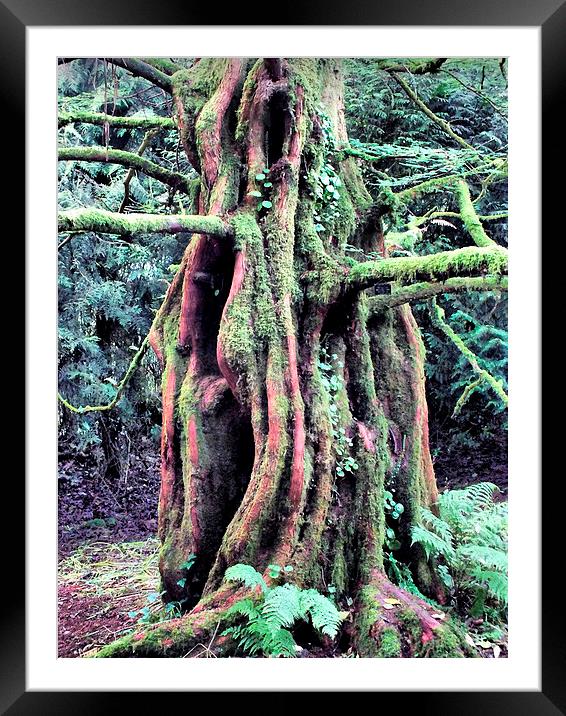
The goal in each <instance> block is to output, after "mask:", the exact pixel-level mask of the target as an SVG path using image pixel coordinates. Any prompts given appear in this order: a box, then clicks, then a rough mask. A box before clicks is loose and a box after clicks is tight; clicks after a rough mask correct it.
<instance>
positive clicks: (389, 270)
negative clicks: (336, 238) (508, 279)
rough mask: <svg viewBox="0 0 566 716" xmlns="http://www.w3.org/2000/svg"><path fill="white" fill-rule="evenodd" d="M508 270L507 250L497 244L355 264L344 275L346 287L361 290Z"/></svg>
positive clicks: (498, 274) (499, 273)
mask: <svg viewBox="0 0 566 716" xmlns="http://www.w3.org/2000/svg"><path fill="white" fill-rule="evenodd" d="M506 273H507V250H506V249H504V248H502V247H501V246H498V245H493V246H477V247H476V246H466V247H465V248H463V249H456V250H454V251H441V252H439V253H436V254H430V255H428V256H402V257H398V258H388V259H381V260H378V261H365V262H363V263H358V264H355V265H354V266H353V267H352V268H351V269H350V271H349V273H348V275H347V276H346V278H345V289H346V290H349V289H353V290H358V291H360V290H363V289H365V288H368V287H369V286H372V285H373V284H376V283H382V282H388V281H399V282H400V283H411V282H414V281H437V280H444V279H448V278H453V277H462V276H481V275H482V274H488V275H493V276H500V275H505V274H506Z"/></svg>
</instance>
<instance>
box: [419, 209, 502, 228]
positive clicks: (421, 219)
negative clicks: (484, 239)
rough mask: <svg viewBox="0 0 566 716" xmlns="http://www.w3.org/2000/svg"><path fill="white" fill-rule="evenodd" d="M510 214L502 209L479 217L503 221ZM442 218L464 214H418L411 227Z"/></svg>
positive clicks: (454, 217)
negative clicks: (496, 212)
mask: <svg viewBox="0 0 566 716" xmlns="http://www.w3.org/2000/svg"><path fill="white" fill-rule="evenodd" d="M508 216H509V212H507V211H502V212H500V213H499V214H478V219H479V220H480V221H501V219H507V217H508ZM442 218H446V219H461V218H462V215H461V214H460V212H459V211H431V212H429V213H428V214H425V215H424V216H418V217H415V218H414V219H411V221H410V224H409V226H410V227H411V228H413V227H416V226H422V225H423V224H426V222H427V221H431V220H433V219H442Z"/></svg>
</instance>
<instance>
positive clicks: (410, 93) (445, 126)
mask: <svg viewBox="0 0 566 716" xmlns="http://www.w3.org/2000/svg"><path fill="white" fill-rule="evenodd" d="M390 74H391V77H393V79H394V80H395V81H396V82H397V84H398V85H399V86H400V87H401V89H402V90H403V91H404V92H405V94H406V95H407V97H409V99H411V100H412V101H413V102H414V103H415V104H416V105H417V107H418V108H419V109H420V110H421V112H423V113H424V114H426V116H427V117H428V118H429V119H430V120H431V121H432V122H434V123H435V124H436V126H437V127H440V129H442V131H443V132H445V133H446V134H447V135H448V136H449V137H451V138H452V139H453V140H454V141H455V142H457V143H458V144H459V145H460V146H461V147H464V149H471V150H472V151H477V150H476V149H475V147H473V146H472V145H471V144H468V142H466V140H465V139H462V137H460V135H458V134H456V132H455V131H454V130H453V129H452V127H451V126H450V124H449V123H448V122H446V121H445V120H444V119H442V117H439V116H438V115H437V114H435V113H434V112H433V111H432V110H431V109H430V108H429V107H427V105H426V104H425V103H424V102H423V101H422V100H421V99H420V98H419V97H418V96H417V95H416V93H415V92H414V91H413V90H412V89H411V87H409V85H408V84H407V83H406V82H405V80H404V79H403V78H402V77H400V76H399V74H398V73H397V72H390Z"/></svg>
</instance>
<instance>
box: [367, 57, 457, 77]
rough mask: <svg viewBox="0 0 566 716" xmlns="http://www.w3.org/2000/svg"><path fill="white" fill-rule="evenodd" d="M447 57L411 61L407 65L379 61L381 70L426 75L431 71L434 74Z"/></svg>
mask: <svg viewBox="0 0 566 716" xmlns="http://www.w3.org/2000/svg"><path fill="white" fill-rule="evenodd" d="M447 59H448V58H447V57H435V58H433V59H431V60H426V61H421V62H409V63H407V64H406V65H401V64H394V65H388V64H386V63H385V64H381V63H380V62H378V67H379V69H380V70H385V71H386V72H410V73H411V74H412V75H424V74H427V73H429V72H430V73H431V74H434V73H435V72H438V71H439V70H440V68H441V67H442V65H443V64H444V63H445V62H446V60H447Z"/></svg>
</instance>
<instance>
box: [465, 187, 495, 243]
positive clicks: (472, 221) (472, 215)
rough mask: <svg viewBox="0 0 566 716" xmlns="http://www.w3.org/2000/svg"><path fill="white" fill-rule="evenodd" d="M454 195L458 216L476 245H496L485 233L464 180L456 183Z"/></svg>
mask: <svg viewBox="0 0 566 716" xmlns="http://www.w3.org/2000/svg"><path fill="white" fill-rule="evenodd" d="M456 196H457V198H458V204H459V207H460V216H461V218H462V221H463V222H464V226H465V227H466V229H467V230H468V233H469V234H470V236H471V237H472V239H473V240H474V243H475V244H476V246H496V245H497V244H496V243H495V241H493V239H490V238H489V236H488V235H487V234H486V233H485V231H484V228H483V226H482V224H481V221H480V219H479V217H478V215H477V213H476V210H475V209H474V205H473V204H472V198H471V197H470V190H469V188H468V185H467V184H466V182H465V181H463V180H462V181H459V182H458V183H457V185H456Z"/></svg>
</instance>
